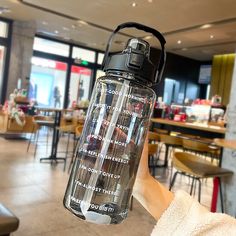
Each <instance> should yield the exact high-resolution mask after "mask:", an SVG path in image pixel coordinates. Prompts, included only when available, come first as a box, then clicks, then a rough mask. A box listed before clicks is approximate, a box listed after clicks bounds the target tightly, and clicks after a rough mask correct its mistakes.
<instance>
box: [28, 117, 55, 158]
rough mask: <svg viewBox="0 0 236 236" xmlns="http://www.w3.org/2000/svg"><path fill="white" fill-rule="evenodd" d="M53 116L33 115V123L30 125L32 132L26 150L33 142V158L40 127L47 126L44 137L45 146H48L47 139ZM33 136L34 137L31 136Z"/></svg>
mask: <svg viewBox="0 0 236 236" xmlns="http://www.w3.org/2000/svg"><path fill="white" fill-rule="evenodd" d="M53 126H54V124H53V117H52V116H41V115H36V116H34V117H33V125H32V132H31V136H30V139H29V142H28V146H27V152H28V151H29V148H30V145H31V143H32V142H33V141H34V142H35V148H34V158H35V157H36V152H37V148H38V142H39V132H40V129H41V128H42V127H47V138H46V146H47V147H48V140H49V129H48V128H53ZM33 136H34V137H33Z"/></svg>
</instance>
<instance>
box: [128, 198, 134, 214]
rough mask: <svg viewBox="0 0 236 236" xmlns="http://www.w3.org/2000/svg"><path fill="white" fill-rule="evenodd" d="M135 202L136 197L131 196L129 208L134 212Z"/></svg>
mask: <svg viewBox="0 0 236 236" xmlns="http://www.w3.org/2000/svg"><path fill="white" fill-rule="evenodd" d="M133 201H134V197H133V196H131V199H130V206H129V209H130V210H131V211H132V210H133Z"/></svg>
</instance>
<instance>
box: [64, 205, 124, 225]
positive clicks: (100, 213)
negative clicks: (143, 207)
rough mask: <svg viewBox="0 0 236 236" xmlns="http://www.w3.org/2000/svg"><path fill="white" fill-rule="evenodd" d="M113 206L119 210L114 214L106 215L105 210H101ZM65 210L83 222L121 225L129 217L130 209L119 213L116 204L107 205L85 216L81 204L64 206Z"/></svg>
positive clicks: (89, 210) (86, 213)
mask: <svg viewBox="0 0 236 236" xmlns="http://www.w3.org/2000/svg"><path fill="white" fill-rule="evenodd" d="M111 204H112V208H113V209H117V210H116V211H115V212H113V213H107V212H106V214H105V213H104V210H99V208H100V209H105V208H106V209H107V208H108V207H109V205H111ZM64 206H65V208H66V209H68V210H69V211H70V212H72V213H73V214H74V215H75V216H77V217H79V218H80V219H82V220H85V221H88V222H91V223H95V224H105V225H110V224H120V223H121V222H122V221H123V220H124V219H125V218H127V215H128V209H126V210H124V211H121V212H120V211H118V206H117V205H115V204H114V203H107V204H104V205H101V206H100V207H99V208H98V209H97V210H94V209H90V208H89V209H88V211H86V212H85V213H84V214H83V213H82V210H81V208H80V205H79V204H75V203H72V202H70V205H67V204H64Z"/></svg>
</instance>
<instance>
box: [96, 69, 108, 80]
mask: <svg viewBox="0 0 236 236" xmlns="http://www.w3.org/2000/svg"><path fill="white" fill-rule="evenodd" d="M105 74H106V73H105V72H104V71H103V70H97V73H96V79H98V78H100V77H102V76H104V75H105Z"/></svg>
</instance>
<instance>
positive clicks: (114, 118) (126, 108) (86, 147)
mask: <svg viewBox="0 0 236 236" xmlns="http://www.w3.org/2000/svg"><path fill="white" fill-rule="evenodd" d="M130 27H135V28H136V29H139V30H143V31H146V32H149V33H152V34H153V35H154V36H155V37H156V38H157V39H158V40H159V41H160V45H161V55H160V60H159V63H158V65H157V66H155V65H154V64H153V63H152V62H151V61H150V59H149V56H150V46H149V44H148V43H147V42H145V41H144V40H142V39H139V38H131V39H129V41H128V43H127V45H126V47H125V49H124V50H123V51H122V52H120V53H115V54H110V46H111V42H112V39H113V37H114V35H115V34H116V33H117V32H118V31H119V30H121V29H123V28H130ZM164 45H165V39H164V38H163V36H162V35H161V34H160V33H159V32H158V31H156V30H155V29H152V28H150V27H147V26H144V25H141V24H138V23H133V22H128V23H124V24H121V25H119V26H118V27H117V28H116V30H114V32H113V33H112V35H111V36H110V39H109V41H108V44H107V48H106V52H105V55H104V60H103V70H104V71H105V76H103V77H100V78H99V79H97V81H96V83H95V86H94V89H93V93H92V97H91V101H90V105H89V108H88V112H87V116H86V120H85V124H84V128H83V132H82V135H81V137H80V140H79V143H78V146H77V152H76V153H77V154H76V159H75V162H74V164H73V167H72V171H71V174H70V178H69V182H68V185H67V189H66V193H65V197H64V206H65V207H66V208H67V209H68V210H69V211H71V212H72V213H73V214H75V215H76V216H78V217H79V218H81V219H84V220H86V221H90V222H94V223H97V224H118V223H120V222H122V221H123V220H124V219H125V218H126V217H127V214H128V208H129V202H130V198H131V195H132V188H133V185H134V181H135V176H136V172H137V169H138V164H139V160H140V157H141V154H142V150H143V145H144V141H145V138H146V134H147V131H148V125H149V121H150V118H151V114H152V110H153V107H154V103H155V100H156V96H155V93H154V91H153V90H152V89H151V88H150V87H151V86H152V85H153V84H155V83H157V82H158V81H159V80H160V78H161V75H162V71H163V68H164V64H165V48H164Z"/></svg>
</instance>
